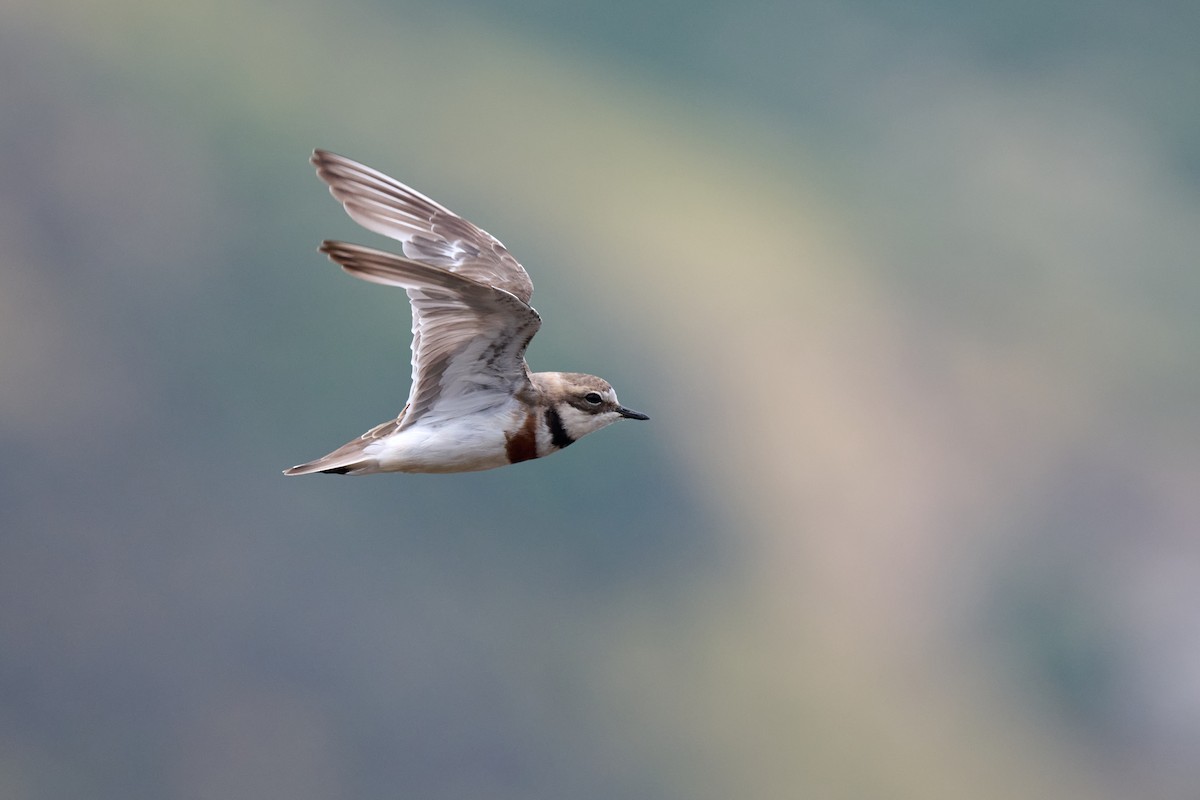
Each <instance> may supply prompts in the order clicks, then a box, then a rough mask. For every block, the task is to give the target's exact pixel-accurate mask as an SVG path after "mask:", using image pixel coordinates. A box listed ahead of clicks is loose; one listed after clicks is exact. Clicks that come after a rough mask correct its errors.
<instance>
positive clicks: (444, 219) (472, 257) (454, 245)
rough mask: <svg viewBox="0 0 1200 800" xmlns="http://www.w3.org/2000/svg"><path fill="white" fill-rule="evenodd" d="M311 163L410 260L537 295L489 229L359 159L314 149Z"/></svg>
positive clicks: (358, 217) (357, 216) (363, 221)
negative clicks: (401, 247) (390, 238)
mask: <svg viewBox="0 0 1200 800" xmlns="http://www.w3.org/2000/svg"><path fill="white" fill-rule="evenodd" d="M312 163H313V166H315V167H316V168H317V175H318V176H319V177H320V178H321V180H323V181H325V183H327V184H329V192H330V194H332V195H333V196H334V197H335V198H337V200H338V201H339V202H341V203H342V205H344V206H345V207H346V213H348V214H349V215H350V217H351V218H352V219H353V220H354V221H355V222H357V223H358V224H359V225H362V226H363V227H364V228H366V229H367V230H370V231H374V232H375V233H379V234H383V235H384V236H390V237H392V238H393V239H398V240H399V241H401V242H403V243H404V255H405V256H406V257H408V258H409V259H410V260H412V261H416V262H419V263H421V264H428V265H429V266H433V267H440V268H441V269H446V270H450V271H451V272H455V273H458V274H459V275H463V276H465V277H467V278H470V279H471V280H472V281H474V282H476V283H481V284H484V285H486V286H494V287H496V288H497V289H503V290H504V291H506V292H508V293H509V294H511V295H513V296H514V297H516V298H517V299H518V300H520V301H522V302H524V303H526V304H528V303H529V299H530V297H532V296H533V283H532V281H530V280H529V274H528V273H527V272H525V268H524V267H522V266H521V264H520V262H518V261H517V260H516V259H515V258H513V257H512V256H511V255H510V254H509V252H508V250H506V249H505V247H504V245H503V244H501V243H500V242H499V240H497V239H496V237H494V236H492V235H491V234H490V233H488V232H487V231H485V230H483V229H481V228H478V227H476V226H475V225H473V224H471V223H470V222H468V221H466V220H465V219H463V218H462V217H460V216H458V215H457V214H455V213H454V212H453V211H451V210H450V209H448V208H446V207H445V206H443V205H441V204H439V203H437V202H435V201H433V200H430V199H429V198H428V197H426V196H425V195H423V194H421V193H420V192H417V191H415V190H413V189H410V188H409V187H407V186H405V185H404V184H403V183H400V182H399V181H397V180H395V179H394V178H389V177H388V176H387V175H384V174H383V173H382V172H379V171H377V170H373V169H371V168H370V167H366V166H363V165H362V164H359V163H358V162H357V161H352V160H350V159H348V158H344V157H342V156H339V155H337V154H336V153H330V152H328V151H327V150H315V151H313V155H312Z"/></svg>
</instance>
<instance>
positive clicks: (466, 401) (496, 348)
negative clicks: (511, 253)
mask: <svg viewBox="0 0 1200 800" xmlns="http://www.w3.org/2000/svg"><path fill="white" fill-rule="evenodd" d="M321 252H323V253H326V254H328V256H329V258H330V259H332V260H333V261H334V262H336V263H338V264H341V265H342V268H343V269H344V270H346V272H349V273H350V274H351V275H354V276H356V277H359V278H362V279H363V280H367V281H371V282H372V283H381V284H384V285H387V286H400V287H403V288H404V289H406V290H407V291H408V297H409V300H411V301H412V306H413V343H412V350H413V359H412V363H413V375H412V389H411V391H410V393H409V396H408V405H407V406H406V410H405V411H404V413H402V414H401V416H400V418H399V419H398V420H397V421H396V425H397V429H398V430H403V429H404V428H407V427H408V426H410V425H412V424H413V423H415V422H416V421H417V420H419V419H421V418H422V417H425V416H430V417H431V418H433V419H452V418H455V417H460V416H463V415H466V414H472V413H476V412H480V411H485V410H487V409H489V408H493V407H495V406H497V405H499V404H502V403H505V402H508V401H509V399H510V398H511V397H512V396H513V394H518V393H523V392H525V391H526V390H529V389H530V388H531V385H530V382H529V370H528V368H527V367H526V365H525V348H526V347H527V346H528V345H529V340H530V339H532V338H533V335H534V334H535V333H537V330H538V328H539V327H541V324H542V320H541V318H540V317H539V316H538V314H537V312H536V311H534V310H533V309H532V308H531V307H530V306H529V304H528V303H526V302H524V301H523V300H521V299H519V298H518V297H516V296H514V295H513V294H512V293H511V292H508V291H506V290H505V289H502V288H498V287H495V286H489V285H486V284H483V283H480V282H478V281H476V280H473V279H472V278H470V277H467V276H466V275H463V274H460V273H458V272H450V271H448V270H446V269H443V268H439V267H436V266H431V265H429V264H423V263H420V262H418V261H415V260H411V259H408V258H403V257H401V256H398V255H394V254H392V253H385V252H383V251H382V250H374V249H372V248H370V247H362V246H359V245H355V244H347V243H345V242H328V241H327V242H324V243H323V244H322V245H321Z"/></svg>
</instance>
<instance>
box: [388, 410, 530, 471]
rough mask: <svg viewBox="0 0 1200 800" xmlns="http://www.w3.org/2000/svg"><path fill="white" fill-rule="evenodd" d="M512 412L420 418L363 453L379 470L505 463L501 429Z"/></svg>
mask: <svg viewBox="0 0 1200 800" xmlns="http://www.w3.org/2000/svg"><path fill="white" fill-rule="evenodd" d="M512 419H513V414H512V413H511V412H510V411H507V410H505V411H502V412H499V413H497V414H494V415H493V414H488V415H473V416H469V417H460V418H458V419H455V420H449V421H446V422H440V423H435V424H428V425H427V424H424V421H422V422H421V423H418V424H416V425H414V426H413V427H411V428H406V429H404V430H403V431H401V432H400V433H397V434H394V435H392V436H388V437H386V438H384V439H380V440H379V441H378V442H375V443H374V444H372V445H370V446H369V447H368V448H367V450H366V453H367V454H368V455H370V456H371V457H373V458H375V459H377V460H378V462H379V470H380V471H381V472H474V471H477V470H482V469H493V468H495V467H503V466H505V465H507V464H508V463H509V460H508V453H507V450H506V449H505V445H506V444H507V440H506V438H505V435H504V432H505V430H508V429H510V428H511V427H512Z"/></svg>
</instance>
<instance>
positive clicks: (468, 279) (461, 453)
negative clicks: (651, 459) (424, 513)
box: [284, 150, 649, 475]
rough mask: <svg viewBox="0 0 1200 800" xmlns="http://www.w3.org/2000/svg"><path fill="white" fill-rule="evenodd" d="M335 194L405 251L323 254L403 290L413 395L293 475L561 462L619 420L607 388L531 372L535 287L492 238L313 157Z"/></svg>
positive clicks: (375, 179)
mask: <svg viewBox="0 0 1200 800" xmlns="http://www.w3.org/2000/svg"><path fill="white" fill-rule="evenodd" d="M312 163H313V165H314V166H315V167H316V168H317V175H319V176H320V178H321V180H323V181H325V183H327V184H329V191H330V193H331V194H332V195H333V196H334V197H335V198H337V199H338V200H339V201H340V202H341V203H342V205H344V206H345V208H346V212H347V213H348V214H349V215H350V217H351V218H352V219H353V220H354V221H355V222H357V223H358V224H360V225H362V226H363V227H364V228H366V229H367V230H370V231H374V232H375V233H380V234H383V235H384V236H390V237H391V238H393V239H397V240H399V241H400V242H402V243H403V247H404V255H403V256H399V255H394V254H392V253H386V252H383V251H381V250H374V249H372V248H369V247H362V246H360V245H356V244H347V243H345V242H330V241H327V242H324V243H322V245H321V252H323V253H326V254H327V255H328V256H329V258H330V259H331V260H333V261H334V262H336V263H338V264H341V266H342V269H344V270H345V271H346V272H349V273H350V274H351V275H354V276H356V277H359V278H362V279H363V280H367V281H371V282H372V283H382V284H384V285H386V286H399V287H400V288H402V289H404V290H405V291H406V292H407V293H408V299H409V302H410V303H411V304H412V333H413V341H412V389H411V390H410V391H409V394H408V403H406V404H405V406H404V410H402V411H401V412H400V416H399V417H397V418H396V419H394V420H389V421H387V422H385V423H383V424H382V425H377V426H376V427H374V428H372V429H371V430H369V431H367V432H366V433H364V434H363V435H362V436H360V437H358V438H357V439H355V440H353V441H351V442H349V443H347V444H345V445H342V446H341V447H339V448H338V449H337V450H334V451H333V452H332V453H330V454H329V455H327V456H323V457H322V458H318V459H317V460H315V461H310V462H308V463H307V464H301V465H299V466H296V467H292V468H291V469H289V470H287V471H285V472H284V474H285V475H307V474H309V473H311V472H332V473H337V474H340V475H367V474H370V473H372V472H471V471H474V470H481V469H492V468H493V467H502V466H504V465H506V464H515V463H517V462H518V461H528V460H529V459H531V458H541V457H543V456H548V455H550V454H551V453H556V452H558V451H559V450H561V449H563V448H564V447H566V446H567V445H569V444H571V443H572V442H574V441H576V440H577V439H579V438H581V437H583V436H586V435H587V434H589V433H592V432H593V431H598V430H600V429H601V428H604V427H607V426H609V425H611V424H612V423H614V422H616V421H617V420H619V419H649V418H648V417H647V416H646V415H645V414H640V413H638V412H637V411H631V410H630V409H628V408H625V407H624V406H622V405H621V403H620V402H619V401H618V400H617V393H616V392H614V391H613V388H612V386H610V385H609V384H608V382H607V381H605V380H603V379H602V378H597V377H596V376H594V375H583V374H581V373H578V372H532V373H531V372H530V371H529V366H528V365H527V364H526V363H525V348H526V347H527V346H528V345H529V340H530V339H532V338H533V335H534V334H535V333H537V330H538V328H539V327H540V326H541V324H542V320H541V317H539V316H538V313H537V312H536V311H534V310H533V308H532V307H531V306H530V305H529V298H530V296H531V295H532V294H533V283H532V282H531V281H530V280H529V275H528V274H527V273H526V272H525V269H524V267H522V266H521V265H520V264H519V263H518V262H517V260H516V259H515V258H513V257H512V256H511V255H509V253H508V250H506V249H505V248H504V245H502V244H501V243H500V242H499V241H497V240H496V238H495V237H493V236H492V235H491V234H489V233H487V232H486V231H483V230H481V229H480V228H477V227H475V226H474V225H472V224H471V223H470V222H467V221H466V220H465V219H463V218H462V217H460V216H458V215H457V214H455V213H454V212H452V211H450V210H449V209H447V208H446V207H444V206H442V205H440V204H438V203H435V202H434V201H433V200H430V199H429V198H428V197H426V196H424V195H423V194H420V193H419V192H416V191H414V190H412V189H410V188H408V187H407V186H405V185H404V184H402V183H400V182H399V181H397V180H394V179H392V178H389V177H388V176H387V175H384V174H383V173H381V172H376V171H375V170H373V169H371V168H369V167H365V166H363V165H362V164H359V163H357V162H355V161H351V160H350V159H348V158H343V157H341V156H339V155H334V154H333V153H329V152H326V151H324V150H317V151H315V152H314V153H313V156H312Z"/></svg>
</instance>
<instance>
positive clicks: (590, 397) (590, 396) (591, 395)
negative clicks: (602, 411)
mask: <svg viewBox="0 0 1200 800" xmlns="http://www.w3.org/2000/svg"><path fill="white" fill-rule="evenodd" d="M583 399H584V400H587V401H588V402H589V403H591V404H592V405H594V406H598V405H600V403H601V401H603V399H604V398H602V397H601V396H600V395H599V393H597V392H588V393H587V394H585V395H584V396H583Z"/></svg>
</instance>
